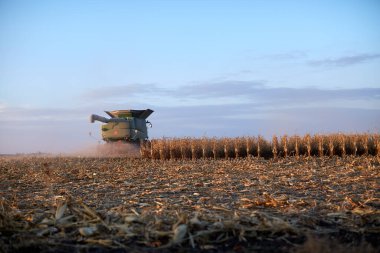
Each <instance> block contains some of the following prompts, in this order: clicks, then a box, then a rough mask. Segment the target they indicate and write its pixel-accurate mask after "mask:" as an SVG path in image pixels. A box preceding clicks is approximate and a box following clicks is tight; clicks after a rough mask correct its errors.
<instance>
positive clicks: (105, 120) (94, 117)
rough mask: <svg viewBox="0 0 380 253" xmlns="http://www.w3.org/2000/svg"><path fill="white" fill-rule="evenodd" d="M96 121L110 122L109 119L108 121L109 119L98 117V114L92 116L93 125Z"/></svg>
mask: <svg viewBox="0 0 380 253" xmlns="http://www.w3.org/2000/svg"><path fill="white" fill-rule="evenodd" d="M95 120H97V121H100V122H103V123H108V122H109V119H107V118H104V117H102V116H99V115H96V114H92V115H91V116H90V121H91V123H94V122H95Z"/></svg>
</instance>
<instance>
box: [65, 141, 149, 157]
mask: <svg viewBox="0 0 380 253" xmlns="http://www.w3.org/2000/svg"><path fill="white" fill-rule="evenodd" d="M68 155H72V156H83V157H130V158H139V157H141V154H140V146H139V145H138V144H134V143H122V142H115V143H104V144H96V145H90V146H87V147H85V148H82V149H79V150H78V151H75V152H73V153H69V154H68Z"/></svg>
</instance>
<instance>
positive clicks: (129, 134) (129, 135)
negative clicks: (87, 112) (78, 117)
mask: <svg viewBox="0 0 380 253" xmlns="http://www.w3.org/2000/svg"><path fill="white" fill-rule="evenodd" d="M105 113H107V114H108V115H109V116H110V118H105V117H102V116H99V115H96V114H92V115H91V117H90V120H91V123H94V122H95V121H100V122H103V123H105V124H102V126H101V132H102V139H103V141H105V142H106V145H105V146H103V147H101V148H100V150H99V152H101V153H106V154H123V153H124V154H125V152H126V151H127V152H131V153H137V154H138V151H139V150H140V146H141V145H143V144H144V143H145V142H146V141H148V129H147V126H149V127H152V123H150V122H149V121H147V120H146V119H147V118H148V117H149V116H150V115H151V114H152V113H153V110H151V109H146V110H116V111H105Z"/></svg>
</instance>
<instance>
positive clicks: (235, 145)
mask: <svg viewBox="0 0 380 253" xmlns="http://www.w3.org/2000/svg"><path fill="white" fill-rule="evenodd" d="M140 153H141V156H142V157H143V158H151V159H161V160H167V159H208V158H213V159H230V158H244V157H248V158H249V157H262V158H279V157H290V156H292V157H301V156H303V157H311V156H319V157H323V156H340V157H344V156H346V155H352V156H361V155H373V156H379V155H380V134H367V133H365V134H329V135H321V134H316V135H310V134H307V135H305V136H298V135H294V136H287V135H284V136H281V137H277V136H273V138H272V140H271V141H268V140H266V139H264V138H263V137H262V136H258V137H236V138H198V139H197V138H162V139H153V140H151V141H149V142H146V143H143V144H142V145H141V150H140Z"/></svg>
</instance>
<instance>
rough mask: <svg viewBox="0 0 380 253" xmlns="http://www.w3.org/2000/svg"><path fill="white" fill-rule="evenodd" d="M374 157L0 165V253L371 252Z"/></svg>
mask: <svg viewBox="0 0 380 253" xmlns="http://www.w3.org/2000/svg"><path fill="white" fill-rule="evenodd" d="M379 183H380V159H379V157H378V156H358V157H355V156H344V157H338V156H332V157H327V156H323V157H309V158H306V157H302V156H301V157H299V158H298V159H297V158H296V157H288V158H282V159H270V160H264V159H262V158H245V159H243V158H240V159H233V160H231V159H195V160H188V159H187V160H183V159H180V160H175V159H172V160H156V159H132V158H120V157H119V158H117V157H112V158H104V157H103V158H83V157H3V158H0V193H1V199H0V252H199V251H202V252H256V251H257V252H379V251H380V243H379V239H378V238H379V237H380V190H379V189H380V187H379V186H380V184H379Z"/></svg>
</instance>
